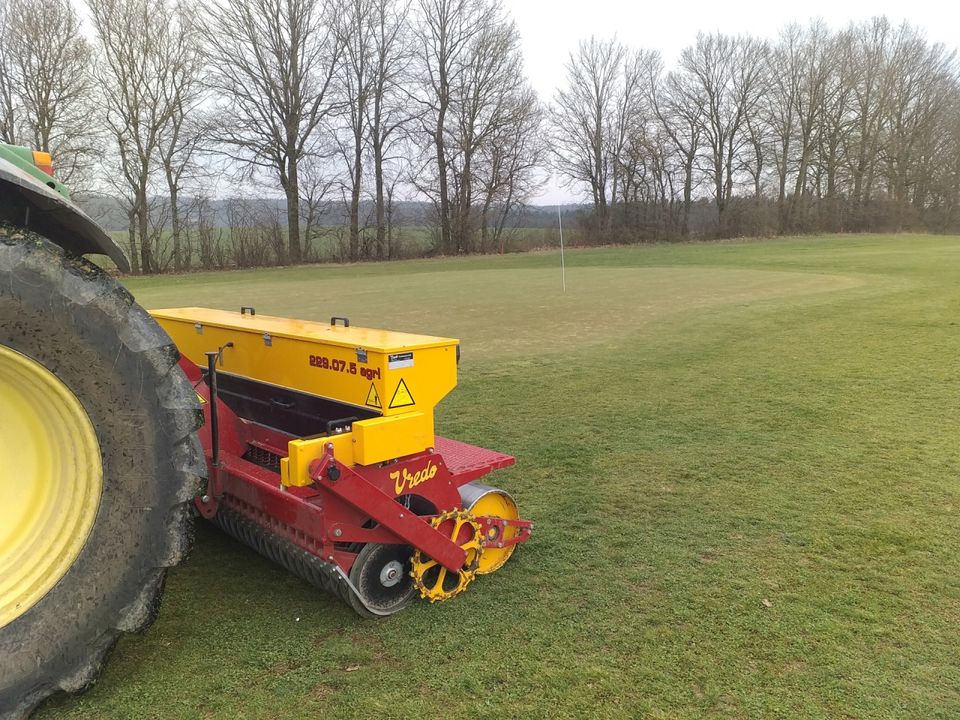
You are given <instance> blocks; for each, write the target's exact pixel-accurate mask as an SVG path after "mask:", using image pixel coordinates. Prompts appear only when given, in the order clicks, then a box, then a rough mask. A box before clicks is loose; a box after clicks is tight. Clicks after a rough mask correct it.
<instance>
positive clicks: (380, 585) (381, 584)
mask: <svg viewBox="0 0 960 720" xmlns="http://www.w3.org/2000/svg"><path fill="white" fill-rule="evenodd" d="M412 554H413V551H412V550H411V549H410V546H409V545H378V544H376V543H369V544H367V545H364V546H363V549H362V550H360V553H359V554H358V555H357V559H356V561H355V562H354V563H353V567H352V568H350V582H352V583H353V585H354V587H355V588H357V590H358V591H359V592H360V595H361V596H362V597H363V601H364V603H366V605H367V606H368V607H369V608H372V609H373V610H375V611H376V613H371V612H370V610H368V609H367V607H364V604H363V603H361V602H360V601H359V600H358V599H357V597H356V596H355V595H354V594H353V593H350V605H351V607H353V609H354V610H356V611H357V612H358V613H359V614H360V615H364V616H371V615H379V616H383V615H392V614H393V613H395V612H399V611H400V610H402V609H403V608H405V607H406V606H407V605H409V604H410V602H411V601H412V600H413V599H414V598H415V597H416V595H417V590H416V588H415V587H414V586H413V578H411V577H410V556H411V555H412Z"/></svg>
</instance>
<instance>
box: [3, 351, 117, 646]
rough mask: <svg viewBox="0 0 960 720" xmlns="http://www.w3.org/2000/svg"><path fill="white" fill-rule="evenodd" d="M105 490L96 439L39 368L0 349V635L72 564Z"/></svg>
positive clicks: (61, 388)
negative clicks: (3, 628) (3, 629)
mask: <svg viewBox="0 0 960 720" xmlns="http://www.w3.org/2000/svg"><path fill="white" fill-rule="evenodd" d="M102 489H103V468H102V465H101V461H100V445H99V443H98V442H97V434H96V431H95V430H94V428H93V424H92V423H91V422H90V418H89V417H88V416H87V413H86V411H85V410H84V409H83V406H82V405H81V404H80V401H79V400H77V397H76V396H75V395H74V394H73V393H72V392H71V391H70V389H69V388H68V387H67V386H66V385H64V384H63V383H62V382H60V380H58V379H57V377H56V376H55V375H54V374H53V373H51V372H50V371H49V370H47V369H46V368H45V367H44V366H43V365H41V364H40V363H38V362H36V361H35V360H31V359H30V358H28V357H27V356H26V355H22V354H21V353H18V352H16V351H14V350H11V349H9V348H6V347H3V346H2V345H0V628H2V627H3V626H5V625H7V624H8V623H10V622H12V621H13V620H15V619H17V618H18V617H20V616H21V615H23V614H24V613H25V612H27V610H29V609H30V608H31V607H33V606H34V605H35V604H36V603H37V602H39V601H40V599H41V598H42V597H43V596H44V595H46V594H47V593H48V592H49V591H50V590H51V588H53V586H54V585H56V584H57V582H58V581H59V580H60V578H62V577H63V576H64V575H65V574H66V573H67V570H69V569H70V566H71V565H73V563H74V561H75V560H76V559H77V556H78V555H79V554H80V550H81V548H83V545H84V543H86V541H87V537H88V536H89V535H90V530H91V528H92V527H93V522H94V519H95V518H96V515H97V508H99V507H100V495H101V492H102Z"/></svg>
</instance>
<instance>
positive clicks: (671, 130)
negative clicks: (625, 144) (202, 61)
mask: <svg viewBox="0 0 960 720" xmlns="http://www.w3.org/2000/svg"><path fill="white" fill-rule="evenodd" d="M658 74H659V68H658V67H657V66H656V65H654V66H652V67H651V82H650V84H649V88H650V92H651V107H652V108H653V112H654V114H655V115H656V117H657V119H658V120H659V122H660V126H661V127H662V129H663V132H664V135H665V139H668V140H669V143H670V145H671V146H672V147H671V148H670V153H671V154H673V155H674V156H675V157H676V158H677V162H678V163H679V167H680V174H681V183H682V186H683V191H682V206H681V215H680V235H681V236H682V237H686V236H687V235H689V233H690V208H691V206H692V203H693V191H694V170H695V168H696V159H697V155H698V153H699V152H700V143H701V137H702V134H703V132H702V128H703V108H704V105H705V100H704V98H703V96H702V94H701V92H702V89H701V88H700V87H698V86H697V85H696V84H695V83H694V82H693V81H692V79H691V78H690V77H688V76H687V75H684V74H682V73H676V72H672V73H669V74H668V75H667V76H666V77H665V78H664V79H663V80H662V81H661V80H660V79H659V78H658V77H657V75H658Z"/></svg>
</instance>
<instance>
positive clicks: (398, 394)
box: [390, 378, 417, 410]
mask: <svg viewBox="0 0 960 720" xmlns="http://www.w3.org/2000/svg"><path fill="white" fill-rule="evenodd" d="M416 404H417V401H416V400H414V399H413V395H411V394H410V390H409V389H408V388H407V384H406V383H405V382H404V381H403V378H400V384H399V385H397V389H396V390H394V391H393V399H392V400H391V401H390V409H391V410H392V409H393V408H402V407H407V406H408V405H416Z"/></svg>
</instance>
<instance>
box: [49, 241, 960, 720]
mask: <svg viewBox="0 0 960 720" xmlns="http://www.w3.org/2000/svg"><path fill="white" fill-rule="evenodd" d="M128 286H129V287H130V289H131V290H133V291H134V293H135V294H136V295H137V297H138V299H139V300H140V301H141V302H142V303H144V304H146V305H147V306H149V307H164V306H175V305H209V306H214V307H223V308H238V307H239V306H240V305H241V304H244V305H255V306H256V308H257V311H258V312H261V313H266V314H277V315H290V316H293V317H301V318H312V319H321V320H323V319H326V318H329V316H331V315H348V316H350V318H351V321H352V322H353V323H355V324H358V325H364V324H367V325H375V326H385V327H390V328H393V329H400V330H413V331H422V332H432V333H435V334H441V335H452V336H454V337H460V338H461V339H462V341H463V362H462V364H461V380H460V386H459V388H458V389H457V390H456V391H455V392H454V393H453V394H452V395H451V396H450V397H448V398H447V399H446V400H445V401H444V402H443V403H442V404H441V406H440V413H439V418H438V428H439V430H440V431H441V432H442V433H444V434H447V435H450V436H452V437H456V438H459V439H462V440H466V441H470V442H475V443H479V444H484V445H487V446H490V447H495V448H498V449H501V450H504V451H506V452H510V453H513V454H515V455H516V456H517V458H518V464H517V466H516V467H515V468H512V469H510V470H508V471H503V472H500V473H498V474H496V475H495V476H494V477H493V480H494V482H495V483H496V484H498V485H501V486H503V487H505V488H507V489H509V490H510V491H511V492H513V493H514V494H515V496H516V497H517V499H518V501H519V504H520V507H521V510H522V511H523V514H524V515H525V516H527V517H530V518H532V519H534V520H535V521H536V522H537V532H536V533H535V535H534V539H533V541H532V542H530V543H528V544H527V545H526V546H523V547H522V548H520V549H519V550H518V551H517V552H516V554H515V555H514V557H513V559H512V560H511V561H510V562H509V563H508V564H507V566H506V567H505V568H504V569H503V570H501V571H499V572H498V573H496V574H494V575H492V576H488V577H484V578H480V579H479V580H477V581H476V582H475V583H474V585H473V586H471V587H470V588H469V589H468V591H467V592H466V593H465V594H464V595H463V596H461V597H459V598H456V599H454V600H453V601H450V602H447V603H443V604H439V605H434V606H430V605H429V604H425V603H418V604H416V605H414V606H413V607H411V608H409V609H408V610H407V611H405V612H404V613H402V614H401V615H399V616H396V617H394V618H391V619H389V620H387V621H383V622H371V621H364V620H360V619H358V618H357V617H355V616H354V615H353V614H352V613H351V611H349V610H348V609H347V608H346V607H345V606H343V605H341V604H340V603H338V602H337V601H335V600H334V599H333V598H332V597H327V596H324V595H322V594H319V593H318V592H317V591H315V590H314V589H313V588H311V587H310V586H308V585H307V584H306V583H303V582H301V581H299V580H297V579H296V578H294V577H292V576H290V575H288V574H287V573H285V572H284V571H283V570H282V569H280V568H279V567H275V566H273V565H271V564H270V563H269V562H267V561H266V560H263V559H261V558H259V557H258V556H256V555H254V554H253V553H252V552H251V551H249V550H247V549H246V548H245V547H243V546H241V545H239V544H237V543H235V542H233V541H232V540H229V539H227V538H225V537H223V536H221V535H220V534H218V533H217V532H215V531H213V530H211V529H209V528H208V527H206V526H204V527H201V528H200V530H199V532H198V543H197V547H196V550H195V552H194V553H193V555H192V556H191V558H190V559H189V560H188V561H187V562H186V563H185V564H184V565H183V566H181V567H179V568H178V569H176V570H174V571H173V572H172V573H171V574H170V576H169V580H168V583H167V593H166V596H165V600H164V605H163V609H162V612H161V614H160V618H159V620H158V622H157V623H156V625H154V626H153V628H152V629H151V630H149V631H148V632H147V633H146V634H145V635H144V636H140V637H126V638H123V639H122V640H121V641H120V643H119V645H118V647H117V650H116V652H115V653H114V654H113V656H112V658H111V660H110V662H109V664H108V665H107V667H106V670H105V672H104V674H103V676H102V678H101V679H100V681H99V682H98V684H97V685H96V686H95V687H94V688H93V690H92V691H91V692H89V693H88V694H86V695H84V696H82V697H80V698H77V699H72V698H71V699H63V698H61V699H57V700H56V701H55V702H53V703H51V704H49V705H48V706H47V707H46V708H45V709H44V710H42V711H41V712H39V713H38V715H37V716H38V717H39V718H43V719H44V720H51V719H52V718H130V717H136V718H164V719H168V718H184V719H186V718H197V717H203V718H225V719H229V720H234V719H237V718H246V719H253V718H264V719H266V718H277V717H284V718H286V717H292V718H299V717H304V718H306V717H336V718H371V717H375V718H395V717H445V718H446V717H449V718H467V717H479V718H487V717H490V718H493V717H498V718H503V717H556V718H583V717H603V718H632V717H639V716H643V717H660V718H666V717H670V718H702V717H718V718H729V717H743V718H748V717H749V718H754V717H804V718H808V717H809V718H815V717H824V718H836V717H856V718H864V717H878V718H879V717H919V718H955V717H957V716H958V715H960V659H958V655H957V651H956V649H957V647H958V646H960V552H958V548H960V521H958V520H960V518H958V515H960V482H958V472H960V450H958V442H957V437H958V433H957V429H958V421H960V402H958V401H960V397H958V392H957V377H958V370H957V368H958V360H957V358H958V356H960V324H958V323H960V239H958V238H954V237H911V236H897V237H876V236H874V237H831V238H806V239H800V240H778V241H769V242H763V243H723V244H705V245H682V246H655V247H647V248H629V249H612V250H590V251H575V252H570V253H568V254H567V292H566V294H563V293H561V291H560V271H559V256H558V255H557V254H555V253H533V254H527V255H512V256H504V257H471V258H463V259H445V260H427V261H419V262H402V263H391V264H365V265H359V266H343V267H330V266H316V267H299V268H294V269H275V270H261V271H248V272H232V273H219V274H206V275H189V276H181V277H176V278H171V277H166V278H148V279H139V280H130V281H129V282H128Z"/></svg>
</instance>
